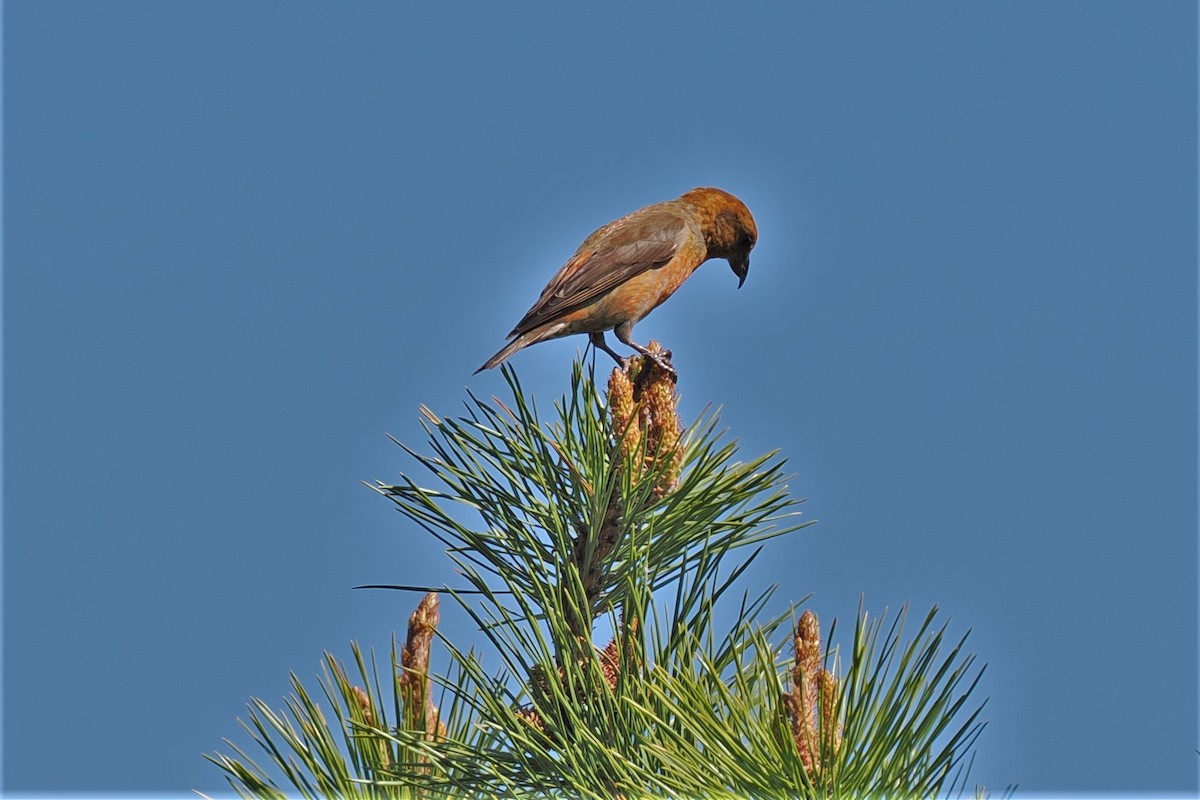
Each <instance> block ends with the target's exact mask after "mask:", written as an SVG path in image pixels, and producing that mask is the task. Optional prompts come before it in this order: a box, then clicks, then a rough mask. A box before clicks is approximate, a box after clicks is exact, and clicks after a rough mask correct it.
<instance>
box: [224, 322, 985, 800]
mask: <svg viewBox="0 0 1200 800" xmlns="http://www.w3.org/2000/svg"><path fill="white" fill-rule="evenodd" d="M652 346H656V345H653V343H652ZM504 375H505V378H506V380H507V382H508V385H509V388H510V390H511V394H512V398H511V401H509V402H507V403H505V402H502V401H500V400H498V399H495V398H493V399H492V400H491V401H482V400H480V399H478V398H476V397H474V396H472V397H471V398H470V402H469V403H468V406H467V414H466V415H465V416H464V417H461V418H456V419H450V418H443V417H439V416H437V415H435V414H434V413H433V412H431V411H429V410H428V409H424V408H423V409H422V414H423V417H424V420H423V424H424V427H425V430H426V432H427V434H428V437H429V442H428V445H429V448H430V452H428V453H420V452H417V451H415V450H411V449H409V448H407V447H404V446H403V445H401V447H404V449H405V450H406V451H407V452H408V453H409V454H410V455H411V456H412V457H413V458H414V459H415V460H416V462H417V463H418V464H419V465H420V466H421V467H422V468H424V470H425V471H426V472H427V473H428V474H427V476H426V481H428V483H427V482H426V481H423V482H418V481H417V480H416V479H414V478H412V477H410V476H408V475H402V476H401V480H400V482H399V483H397V484H394V485H389V484H382V483H380V484H374V485H373V488H374V489H375V490H376V491H378V492H379V493H380V494H382V495H383V496H385V497H387V498H389V499H390V500H391V501H393V502H394V503H395V504H396V506H397V508H398V509H399V510H400V511H401V512H402V513H403V515H404V516H405V517H406V518H407V519H408V520H410V521H411V522H414V523H416V524H417V525H418V526H420V527H421V528H422V529H424V530H425V531H426V532H428V533H429V534H431V535H433V536H435V537H437V538H438V539H439V540H440V541H441V542H443V543H444V544H445V545H446V552H447V554H448V555H449V557H450V559H451V561H452V563H453V564H454V566H455V567H456V572H457V574H458V575H459V576H460V577H461V578H462V579H464V580H465V582H466V584H467V586H466V587H465V588H459V589H454V588H444V589H443V590H442V594H445V595H448V596H449V597H450V598H451V599H452V600H453V601H454V602H456V603H457V604H459V605H460V606H461V607H462V608H463V609H464V610H465V611H466V613H467V614H469V615H470V617H471V619H473V620H474V622H475V623H476V624H477V626H478V627H479V630H480V631H482V633H483V635H484V637H485V641H486V645H487V647H485V648H484V649H483V650H480V651H478V652H476V651H463V650H460V649H458V648H456V647H455V646H454V644H453V643H452V642H450V641H448V640H445V639H440V640H439V641H440V643H441V645H442V648H441V649H443V650H444V651H445V653H446V654H447V656H448V661H449V664H448V669H446V670H445V671H444V672H442V673H437V672H436V671H435V670H433V669H432V668H431V652H432V649H433V648H432V645H433V641H434V639H435V637H437V632H436V629H437V624H438V603H439V599H438V594H435V593H432V592H431V593H429V594H427V595H426V596H425V598H424V600H422V601H421V603H420V605H419V606H418V608H417V610H416V611H415V612H414V614H413V616H412V618H411V620H410V622H409V628H408V636H407V640H406V643H405V645H404V646H403V647H402V648H399V650H398V649H397V647H396V645H395V644H394V645H393V647H392V652H391V654H390V659H389V661H390V663H389V664H387V665H386V668H385V669H384V671H383V674H384V678H385V681H384V683H381V681H380V676H379V673H380V671H379V668H378V664H377V663H376V660H375V658H374V656H373V655H372V656H371V657H370V658H369V659H368V658H366V657H364V654H363V653H362V651H361V650H360V649H359V648H358V647H357V646H356V645H355V646H353V656H354V669H355V677H354V678H353V679H351V677H350V673H349V671H348V670H347V668H346V667H345V665H344V664H342V663H340V662H339V661H338V660H337V659H335V658H334V657H333V656H331V655H329V654H326V662H325V674H324V675H323V677H322V679H321V687H322V689H323V693H324V696H325V704H324V705H325V707H326V708H327V709H330V710H331V711H332V718H329V717H327V716H326V713H325V712H324V711H323V710H322V703H320V702H319V701H318V700H316V699H314V697H313V696H312V695H311V694H309V693H308V692H307V691H306V690H305V689H304V686H303V684H302V682H301V681H300V680H299V679H297V678H296V677H295V676H293V678H292V686H293V694H292V696H291V697H290V698H289V699H288V701H287V709H286V711H285V712H275V711H273V710H272V709H271V708H270V706H268V705H267V704H266V703H264V702H263V701H261V700H257V699H255V700H252V702H251V706H250V714H249V722H248V723H243V726H244V727H245V728H246V729H247V730H248V732H249V733H250V735H251V738H252V739H253V741H254V742H255V743H256V744H257V745H259V746H260V747H261V748H262V749H263V750H264V751H265V753H266V754H267V758H268V759H269V762H270V764H271V765H272V771H268V770H266V769H263V768H262V767H260V766H258V765H257V764H255V763H254V762H253V761H252V760H251V758H250V757H249V756H248V754H247V753H246V752H244V751H243V750H242V749H240V748H238V747H237V746H236V745H235V744H233V743H232V742H229V741H226V744H227V745H228V746H229V747H230V748H232V749H233V753H234V755H232V756H230V755H224V754H215V755H209V756H207V757H208V758H209V759H210V760H212V761H213V762H214V763H216V764H217V765H218V766H220V767H221V768H222V769H223V770H225V772H226V773H227V778H228V780H229V782H230V784H231V785H232V786H233V787H234V789H235V790H236V791H237V792H238V793H239V794H240V795H242V796H247V797H284V796H286V795H287V792H291V793H292V794H293V795H294V794H295V793H297V792H298V793H300V794H301V795H303V796H306V797H328V796H338V797H358V796H362V797H406V798H407V797H413V798H418V797H419V798H426V797H428V798H436V797H455V798H458V797H481V798H493V797H506V796H509V797H527V796H529V797H532V796H539V797H541V796H546V797H571V798H575V797H579V798H606V799H609V798H615V797H620V798H640V797H705V798H708V797H755V798H759V797H789V798H793V797H794V798H809V797H872V796H887V797H932V796H939V795H944V794H947V793H952V792H954V791H956V790H958V791H962V790H964V789H965V787H966V781H967V772H968V771H969V765H970V754H971V752H972V749H973V747H974V744H975V740H976V738H977V737H978V735H979V733H980V732H981V730H982V728H983V723H982V722H981V721H979V717H980V712H981V710H982V705H979V706H977V707H976V706H973V705H972V704H971V700H970V697H971V694H972V692H973V690H974V689H975V687H976V685H977V683H978V680H979V677H980V675H981V674H982V671H983V670H982V668H978V669H977V668H975V667H974V666H973V665H974V656H973V655H971V654H968V653H966V652H965V650H964V649H963V648H964V642H965V639H966V637H965V636H963V637H962V638H960V639H958V640H957V641H951V640H949V639H948V638H947V637H948V632H947V627H946V625H945V624H938V623H937V622H936V616H937V609H936V608H935V609H933V610H932V611H930V612H929V613H928V614H927V615H926V616H925V617H924V619H923V620H922V621H921V623H920V625H919V626H918V629H917V631H916V633H915V634H914V635H913V636H911V637H909V638H907V639H906V638H905V635H904V618H905V613H904V612H903V611H902V612H901V613H900V614H899V615H897V616H896V617H895V618H894V619H892V620H891V621H886V620H885V619H883V618H880V619H869V618H868V616H867V615H866V613H865V612H863V611H862V610H861V609H860V613H859V616H858V619H857V620H856V624H855V629H854V633H853V636H852V640H851V642H850V643H849V646H848V648H847V652H846V653H845V654H842V655H840V656H839V650H838V648H836V647H832V646H830V645H829V644H828V642H829V641H830V639H832V638H833V636H834V633H835V631H834V627H835V626H830V630H829V631H828V632H827V634H826V636H825V638H824V639H822V634H821V626H820V623H819V621H818V618H817V616H816V614H815V613H814V612H813V611H811V610H806V611H804V612H803V614H802V615H800V617H799V619H798V620H797V619H796V618H795V610H794V609H793V608H790V607H789V608H784V609H775V613H774V615H773V616H772V615H771V614H770V612H769V608H770V606H771V601H772V597H773V593H774V589H773V588H768V589H766V590H764V591H759V592H756V593H755V592H749V591H746V590H744V589H743V590H741V591H739V586H740V585H741V584H743V583H744V582H745V581H744V578H745V572H746V569H747V567H748V566H749V565H750V563H751V562H752V561H753V560H754V558H755V557H756V556H757V555H758V554H759V553H760V552H761V550H762V549H763V548H764V547H765V546H769V542H768V540H770V539H773V538H775V537H779V536H783V535H786V534H791V533H794V532H796V531H798V530H799V529H801V528H803V527H805V526H806V525H807V524H810V523H805V522H801V521H800V519H799V518H798V509H797V508H796V507H797V505H798V501H797V500H795V499H794V498H792V497H791V496H790V495H789V494H788V492H787V491H786V486H785V481H786V479H787V476H786V475H785V473H784V471H783V470H784V462H783V460H782V459H781V458H780V457H779V456H778V454H776V453H770V454H767V455H765V456H762V457H760V458H756V459H753V460H750V461H747V462H743V461H740V460H738V459H737V446H736V445H735V444H734V443H733V442H731V441H728V440H727V439H726V438H725V437H724V435H723V434H722V432H721V431H720V430H719V428H718V419H717V416H716V414H708V415H706V416H705V417H703V418H702V419H700V420H699V421H697V422H696V423H694V424H692V425H690V426H687V427H685V426H684V425H682V424H681V422H680V420H679V416H678V410H677V409H678V403H677V399H676V395H675V387H674V382H673V379H672V376H670V375H668V374H667V373H666V372H664V371H663V370H662V369H661V367H660V366H659V365H658V364H657V363H656V362H655V361H653V360H652V359H650V358H635V359H632V360H630V361H629V362H628V363H627V365H626V366H625V367H624V368H618V369H614V370H613V372H612V374H611V376H610V378H609V381H608V386H607V392H606V396H601V393H600V391H599V390H598V388H597V386H596V385H595V384H594V382H593V380H592V378H591V375H590V373H589V372H587V371H585V369H584V368H583V366H582V364H581V363H580V362H576V364H575V366H574V369H573V374H572V380H571V386H570V391H569V392H568V393H567V394H566V396H564V397H563V398H562V399H561V400H560V401H559V402H558V403H556V404H555V405H554V409H553V415H552V416H551V419H550V420H549V421H545V420H543V419H542V417H541V415H540V414H539V411H538V409H537V407H536V405H535V404H534V403H532V402H531V401H530V399H529V398H528V397H527V396H526V394H525V392H524V391H523V390H522V387H521V385H520V382H519V381H518V379H517V375H516V373H515V372H514V371H513V370H512V369H511V368H508V367H506V368H505V371H504ZM398 444H399V443H398ZM406 534H408V532H407V531H406ZM394 588H408V587H394ZM718 609H720V610H721V611H722V613H715V612H717V611H718ZM718 619H732V622H731V623H727V624H725V625H724V626H723V627H722V628H721V629H718V627H717V620H718ZM601 630H603V631H608V632H610V633H608V634H606V635H605V636H604V637H603V638H602V639H601V640H600V641H597V639H596V638H595V637H596V636H597V633H598V632H599V631H601ZM385 685H386V691H385V688H384V687H385ZM435 699H436V702H435ZM282 786H289V787H290V788H289V789H287V790H285V789H284V788H281V787H282Z"/></svg>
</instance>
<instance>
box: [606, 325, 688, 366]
mask: <svg viewBox="0 0 1200 800" xmlns="http://www.w3.org/2000/svg"><path fill="white" fill-rule="evenodd" d="M613 333H615V334H616V335H617V338H618V339H620V340H621V341H622V342H624V343H625V344H627V345H629V346H630V347H632V348H633V349H634V350H637V351H638V352H639V353H641V354H642V355H644V356H645V357H646V358H648V359H650V360H651V361H653V362H654V363H655V364H658V365H659V366H660V367H662V368H663V370H664V371H665V372H666V373H667V374H668V375H671V376H673V377H675V378H678V377H679V373H678V372H676V371H675V368H674V367H673V366H671V362H670V361H667V360H666V358H663V356H662V355H660V354H658V353H651V352H650V349H649V348H647V347H642V346H641V345H640V344H638V343H637V342H635V341H634V340H633V323H632V322H623V323H621V324H620V325H618V326H617V327H616V328H614V329H613ZM609 352H612V351H609ZM663 355H666V356H667V358H670V353H669V351H668V352H666V353H664V354H663Z"/></svg>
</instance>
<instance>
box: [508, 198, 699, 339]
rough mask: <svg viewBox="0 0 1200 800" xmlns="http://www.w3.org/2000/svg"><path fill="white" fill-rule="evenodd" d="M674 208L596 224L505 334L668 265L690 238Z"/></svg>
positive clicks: (531, 326) (651, 209) (516, 333)
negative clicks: (636, 276)
mask: <svg viewBox="0 0 1200 800" xmlns="http://www.w3.org/2000/svg"><path fill="white" fill-rule="evenodd" d="M687 227H688V225H687V220H686V218H685V217H684V216H683V215H682V214H681V212H680V211H679V210H678V209H675V208H671V207H669V206H649V207H647V208H644V209H642V210H641V211H636V212H634V213H633V214H630V215H629V216H627V217H623V218H621V219H619V220H617V221H616V222H610V223H609V224H607V225H605V226H604V227H603V228H600V229H599V230H597V231H596V232H595V233H593V234H592V235H591V236H589V237H588V238H587V239H585V240H584V242H583V244H582V245H580V247H579V250H577V251H576V252H575V255H573V256H572V257H571V259H570V260H569V261H567V263H566V264H564V265H563V266H562V269H560V270H559V271H558V273H557V274H556V275H555V276H554V277H553V278H551V279H550V282H549V283H548V284H546V288H545V289H543V290H542V294H541V297H539V298H538V301H537V302H536V303H534V304H533V308H531V309H529V311H528V312H526V314H525V316H524V317H522V318H521V321H520V322H518V323H517V326H516V327H515V328H513V330H512V333H510V334H509V336H510V337H511V336H520V335H521V334H522V333H525V332H527V331H530V330H533V329H534V328H536V327H538V326H540V325H544V324H545V323H547V322H550V321H551V320H553V319H555V318H557V317H560V316H562V315H563V314H567V313H569V312H571V311H573V310H575V309H577V308H579V307H581V306H585V305H587V304H588V303H590V302H592V301H594V300H596V299H597V298H599V297H601V296H602V295H604V293H605V292H608V291H611V290H612V289H613V288H615V287H617V286H619V285H620V284H622V283H623V282H625V281H627V280H629V279H630V278H632V277H633V276H635V275H638V274H640V273H642V272H645V271H646V270H649V269H655V268H657V267H661V266H663V265H664V264H666V263H667V262H668V261H670V260H671V258H672V257H673V256H674V255H675V253H676V251H677V250H678V249H679V246H680V245H681V244H682V243H683V242H685V241H686V240H687V238H688V230H687Z"/></svg>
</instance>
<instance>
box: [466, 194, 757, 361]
mask: <svg viewBox="0 0 1200 800" xmlns="http://www.w3.org/2000/svg"><path fill="white" fill-rule="evenodd" d="M757 241H758V228H757V227H756V226H755V224H754V217H752V216H751V215H750V209H748V208H746V205H745V203H743V202H742V201H741V200H739V199H737V198H736V197H734V196H733V195H731V194H730V193H729V192H725V191H722V190H720V189H692V190H691V191H690V192H687V193H686V194H684V195H683V196H682V197H680V198H679V199H677V200H670V201H668V202H665V203H655V204H654V205H650V206H646V207H645V208H643V209H640V210H638V211H635V212H633V213H632V214H629V215H627V216H624V217H621V218H620V219H618V220H616V221H614V222H610V223H608V224H607V225H605V226H604V227H602V228H600V229H599V230H597V231H595V232H594V233H592V235H591V236H589V237H587V238H586V239H584V240H583V244H581V245H580V246H579V249H578V250H576V251H575V255H573V256H571V258H570V260H568V261H567V263H566V264H564V265H563V266H562V269H560V270H559V271H558V274H556V275H555V276H554V277H553V278H551V279H550V282H549V283H548V284H546V288H545V289H543V290H542V294H541V296H540V297H539V298H538V300H537V302H536V303H534V304H533V308H531V309H529V311H528V312H526V314H525V316H524V317H522V318H521V321H520V322H518V323H517V326H516V327H515V328H513V330H512V333H510V334H508V338H510V339H512V341H511V342H509V343H508V344H507V345H505V346H504V348H503V349H501V350H500V352H498V353H496V355H494V356H492V357H491V358H489V359H488V360H487V362H485V363H484V365H483V366H482V367H480V368H479V369H477V370H475V371H476V372H482V371H483V370H485V369H491V368H492V367H494V366H496V365H497V364H499V363H500V362H502V361H504V359H506V358H508V357H509V356H511V355H512V354H513V353H515V352H517V351H518V350H520V349H521V348H523V347H528V346H529V345H531V344H536V343H538V342H544V341H546V340H547V339H557V338H559V337H560V336H569V335H570V334H573V333H586V334H587V335H588V338H589V340H590V341H591V343H592V344H593V345H594V346H596V347H598V348H599V349H601V350H603V351H604V352H606V353H608V354H609V355H610V356H612V357H613V358H615V359H616V360H617V362H618V363H621V362H622V360H623V359H622V358H621V356H619V355H618V354H617V353H616V352H614V351H613V350H612V349H611V348H610V347H609V346H608V343H607V342H606V341H605V340H604V332H605V331H609V330H611V331H613V332H614V333H616V334H617V338H618V339H620V340H621V341H622V342H624V343H625V344H627V345H629V346H630V347H632V348H633V349H634V350H636V351H637V352H639V353H641V354H642V355H649V356H650V357H651V358H654V360H655V361H658V362H659V363H660V364H661V365H662V366H663V367H664V368H665V369H667V370H668V371H670V372H672V373H673V372H674V369H672V368H671V366H670V365H669V364H666V363H664V362H662V361H661V360H660V359H659V358H658V357H657V356H656V355H652V354H651V353H650V352H649V351H648V350H647V349H646V348H645V347H643V346H642V345H640V344H638V343H637V342H635V341H633V326H634V325H635V324H636V323H637V322H638V321H639V320H641V319H642V318H643V317H645V316H646V315H647V314H649V313H650V312H651V311H653V310H654V309H655V308H657V307H658V305H659V304H660V303H662V302H663V301H664V300H666V299H667V298H668V297H670V296H671V294H672V293H673V292H674V291H675V290H676V289H678V288H679V287H680V286H681V285H682V284H683V282H684V281H686V280H687V279H688V277H689V276H690V275H691V274H692V273H693V272H695V271H696V268H697V267H699V266H700V265H701V264H703V263H704V262H705V261H707V260H709V259H710V258H724V259H726V260H727V261H728V262H729V266H730V268H732V269H733V273H734V274H735V275H737V276H738V288H741V285H742V283H744V282H745V280H746V273H747V272H748V271H749V270H750V250H751V249H753V247H754V244H755V242H757Z"/></svg>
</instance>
